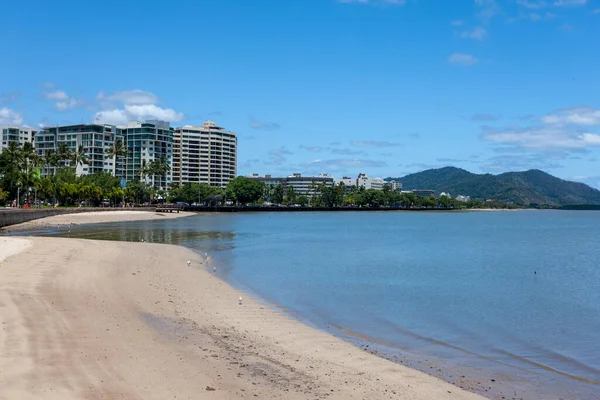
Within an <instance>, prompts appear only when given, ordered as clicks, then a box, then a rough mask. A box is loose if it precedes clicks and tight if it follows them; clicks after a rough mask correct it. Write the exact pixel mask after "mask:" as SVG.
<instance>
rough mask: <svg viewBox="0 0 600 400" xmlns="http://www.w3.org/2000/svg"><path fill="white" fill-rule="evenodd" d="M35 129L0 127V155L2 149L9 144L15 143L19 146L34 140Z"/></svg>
mask: <svg viewBox="0 0 600 400" xmlns="http://www.w3.org/2000/svg"><path fill="white" fill-rule="evenodd" d="M34 135H35V129H33V128H24V127H19V126H6V125H3V126H0V153H2V149H4V148H7V147H8V146H9V145H10V143H11V142H14V143H17V144H18V145H19V146H23V144H25V143H27V142H29V143H32V142H33V140H34Z"/></svg>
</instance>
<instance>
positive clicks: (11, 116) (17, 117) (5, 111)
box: [0, 107, 23, 125]
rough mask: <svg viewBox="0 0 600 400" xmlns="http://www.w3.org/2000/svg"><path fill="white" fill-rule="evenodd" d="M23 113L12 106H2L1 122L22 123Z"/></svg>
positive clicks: (5, 123)
mask: <svg viewBox="0 0 600 400" xmlns="http://www.w3.org/2000/svg"><path fill="white" fill-rule="evenodd" d="M22 123H23V115H22V114H21V113H19V112H16V111H14V110H11V109H10V108H6V107H4V108H0V124H2V125H21V124H22Z"/></svg>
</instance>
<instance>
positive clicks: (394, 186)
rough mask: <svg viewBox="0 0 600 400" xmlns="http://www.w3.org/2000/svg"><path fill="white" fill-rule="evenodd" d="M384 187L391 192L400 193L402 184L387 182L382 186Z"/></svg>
mask: <svg viewBox="0 0 600 400" xmlns="http://www.w3.org/2000/svg"><path fill="white" fill-rule="evenodd" d="M384 187H387V188H389V189H390V190H391V191H393V192H401V191H402V182H400V181H388V182H386V183H385V184H384Z"/></svg>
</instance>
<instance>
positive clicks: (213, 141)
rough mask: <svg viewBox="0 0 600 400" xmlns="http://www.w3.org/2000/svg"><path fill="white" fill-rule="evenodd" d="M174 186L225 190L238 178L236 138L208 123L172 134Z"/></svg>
mask: <svg viewBox="0 0 600 400" xmlns="http://www.w3.org/2000/svg"><path fill="white" fill-rule="evenodd" d="M173 138H174V146H173V182H176V183H179V184H183V183H206V184H209V185H211V186H218V187H225V186H227V183H229V181H231V180H232V179H234V178H235V177H236V174H237V136H236V134H235V133H233V132H231V131H228V130H226V129H223V128H221V127H218V126H217V124H216V123H215V122H213V121H206V122H205V123H204V124H202V126H201V127H198V126H191V125H185V126H182V127H181V128H177V129H175V131H174V132H173Z"/></svg>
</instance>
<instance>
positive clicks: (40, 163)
mask: <svg viewBox="0 0 600 400" xmlns="http://www.w3.org/2000/svg"><path fill="white" fill-rule="evenodd" d="M4 151H6V152H7V153H8V154H7V155H8V157H10V158H11V159H12V160H15V161H16V162H17V164H18V165H19V168H20V169H21V170H22V171H24V172H25V174H26V175H28V174H30V173H32V172H33V171H35V169H36V168H39V167H43V168H46V169H50V168H58V167H64V166H71V167H75V168H77V167H78V166H81V165H84V164H88V163H89V162H90V160H89V157H88V156H87V152H86V149H85V148H84V146H83V145H79V146H78V147H77V148H76V149H75V150H72V149H71V148H70V147H69V146H68V145H67V144H66V143H59V145H58V148H57V150H54V149H50V150H47V151H46V154H45V155H44V156H43V157H42V156H39V155H38V154H37V153H36V151H35V148H34V147H33V144H32V143H29V142H26V143H25V144H24V145H23V146H22V147H20V146H19V145H18V144H17V143H15V142H11V143H10V144H9V146H8V148H7V149H6V150H4ZM128 153H129V151H128V149H127V147H126V146H125V144H124V143H123V141H122V140H121V139H117V140H115V141H114V143H113V145H112V146H110V147H109V148H107V149H106V150H105V156H106V158H108V159H113V160H114V161H115V162H114V163H113V175H114V176H116V172H117V171H116V168H117V160H118V159H119V158H122V157H126V156H127V154H128ZM170 170H171V167H170V166H169V163H168V162H167V160H166V158H165V157H164V156H163V157H162V158H161V159H159V160H154V161H150V162H146V161H145V160H143V161H142V165H141V167H140V168H139V169H138V177H139V178H140V180H142V181H146V179H147V178H148V177H151V178H152V185H153V186H154V182H155V180H156V177H164V176H166V175H167V174H168V173H169V171H170Z"/></svg>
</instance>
